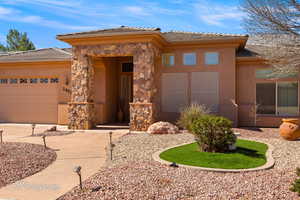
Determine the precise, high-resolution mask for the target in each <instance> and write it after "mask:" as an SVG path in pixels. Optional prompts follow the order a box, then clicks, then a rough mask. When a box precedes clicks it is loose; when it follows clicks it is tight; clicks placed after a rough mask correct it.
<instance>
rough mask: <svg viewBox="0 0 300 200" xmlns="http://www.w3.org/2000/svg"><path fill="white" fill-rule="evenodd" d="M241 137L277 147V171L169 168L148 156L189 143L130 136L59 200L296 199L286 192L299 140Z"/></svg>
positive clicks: (181, 138) (299, 158) (182, 137)
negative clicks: (103, 165)
mask: <svg viewBox="0 0 300 200" xmlns="http://www.w3.org/2000/svg"><path fill="white" fill-rule="evenodd" d="M235 131H236V132H239V133H241V136H240V137H241V138H245V139H247V138H248V139H255V140H259V141H262V142H267V143H270V144H272V145H273V146H274V147H275V150H274V152H273V157H274V158H275V160H276V164H275V167H274V168H273V169H270V170H264V171H257V172H245V173H218V172H206V171H200V170H195V169H187V168H182V167H179V168H171V167H169V166H166V165H162V164H160V163H157V162H154V161H153V160H152V154H153V153H154V152H156V151H158V150H161V149H163V148H166V147H169V146H173V145H177V144H182V143H186V142H193V136H192V135H190V134H187V133H184V134H178V135H155V136H153V135H149V134H146V133H139V134H128V135H126V136H123V137H122V138H120V139H119V140H118V141H117V142H115V145H116V146H115V148H114V160H113V161H112V162H111V161H108V166H107V168H104V169H102V170H101V171H100V172H99V173H97V174H95V175H94V176H93V177H91V178H89V179H88V180H86V181H85V182H84V184H83V186H84V190H83V191H80V190H79V189H78V187H76V188H74V189H73V190H72V191H70V192H69V193H67V194H65V195H64V196H62V197H61V198H59V200H69V199H82V200H83V199H87V200H88V199H133V200H138V199H165V200H167V199H168V200H169V199H215V200H220V199H222V200H223V199H240V200H242V199H243V200H245V199H262V200H265V199H266V200H269V199H272V200H273V199H278V200H279V199H282V200H283V199H284V200H286V199H288V200H297V199H300V198H299V197H298V196H297V195H296V193H293V192H290V191H289V188H290V185H291V183H292V182H293V180H294V179H295V178H296V175H295V168H296V167H297V166H300V141H294V142H290V141H285V140H282V139H280V138H279V137H278V129H261V130H249V129H235Z"/></svg>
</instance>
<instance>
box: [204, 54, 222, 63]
mask: <svg viewBox="0 0 300 200" xmlns="http://www.w3.org/2000/svg"><path fill="white" fill-rule="evenodd" d="M205 64H206V65H217V64H219V53H218V52H207V53H205Z"/></svg>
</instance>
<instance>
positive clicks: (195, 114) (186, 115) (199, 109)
mask: <svg viewBox="0 0 300 200" xmlns="http://www.w3.org/2000/svg"><path fill="white" fill-rule="evenodd" d="M208 113H209V109H208V108H206V107H205V106H204V105H199V104H192V105H190V106H188V107H185V108H184V109H183V110H182V111H181V112H180V117H179V120H178V121H177V125H178V126H180V127H181V128H185V129H187V130H189V131H191V124H192V123H193V121H194V120H196V119H198V118H200V117H202V116H203V115H205V114H208Z"/></svg>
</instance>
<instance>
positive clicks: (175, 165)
mask: <svg viewBox="0 0 300 200" xmlns="http://www.w3.org/2000/svg"><path fill="white" fill-rule="evenodd" d="M170 167H175V168H177V167H179V166H178V165H177V163H176V162H172V163H171V164H170Z"/></svg>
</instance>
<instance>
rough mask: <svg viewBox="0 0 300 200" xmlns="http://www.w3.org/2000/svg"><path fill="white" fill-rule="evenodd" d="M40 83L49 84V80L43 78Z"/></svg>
mask: <svg viewBox="0 0 300 200" xmlns="http://www.w3.org/2000/svg"><path fill="white" fill-rule="evenodd" d="M40 83H48V78H41V79H40Z"/></svg>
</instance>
